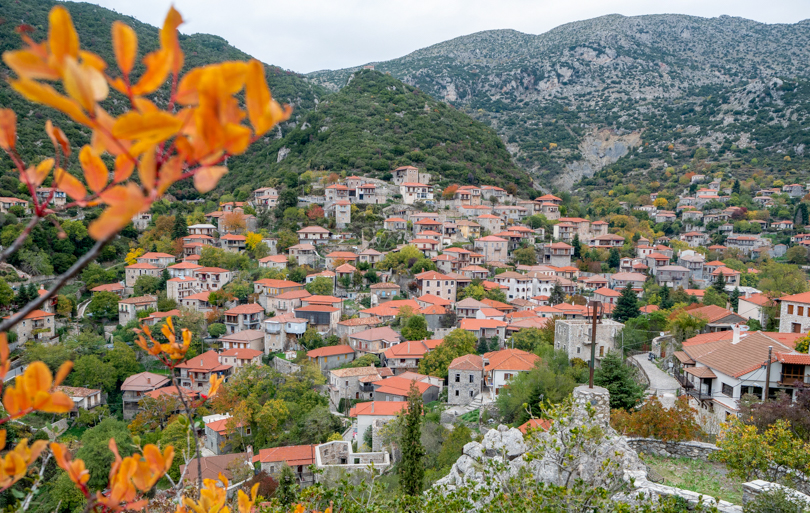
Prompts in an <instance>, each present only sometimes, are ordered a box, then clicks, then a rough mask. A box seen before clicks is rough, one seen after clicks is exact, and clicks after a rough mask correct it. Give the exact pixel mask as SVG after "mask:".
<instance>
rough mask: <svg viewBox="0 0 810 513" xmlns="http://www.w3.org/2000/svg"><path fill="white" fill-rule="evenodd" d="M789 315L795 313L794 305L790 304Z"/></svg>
mask: <svg viewBox="0 0 810 513" xmlns="http://www.w3.org/2000/svg"><path fill="white" fill-rule="evenodd" d="M788 315H793V305H788Z"/></svg>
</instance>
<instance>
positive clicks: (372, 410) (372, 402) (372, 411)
mask: <svg viewBox="0 0 810 513" xmlns="http://www.w3.org/2000/svg"><path fill="white" fill-rule="evenodd" d="M371 413H374V401H371Z"/></svg>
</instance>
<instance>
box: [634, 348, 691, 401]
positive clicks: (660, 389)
mask: <svg viewBox="0 0 810 513" xmlns="http://www.w3.org/2000/svg"><path fill="white" fill-rule="evenodd" d="M632 358H633V359H634V360H635V361H636V362H638V364H639V365H640V366H641V369H642V370H643V371H644V374H646V375H647V378H648V379H649V380H650V388H649V389H648V392H649V393H650V394H656V395H657V396H658V398H659V399H660V400H661V404H663V405H664V406H666V407H669V406H672V405H673V404H674V403H675V397H676V396H675V393H676V391H677V390H678V389H680V388H681V385H680V383H678V382H677V381H676V380H675V378H673V377H672V376H670V375H669V374H667V373H666V372H664V371H662V370H661V369H659V368H658V367H657V366H656V365H655V364H654V363H652V362H651V361H649V360H648V359H647V355H646V354H639V355H636V356H633V357H632Z"/></svg>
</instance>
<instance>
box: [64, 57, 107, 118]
mask: <svg viewBox="0 0 810 513" xmlns="http://www.w3.org/2000/svg"><path fill="white" fill-rule="evenodd" d="M63 83H64V85H65V91H66V92H67V93H68V96H70V97H71V98H73V99H74V100H76V101H78V102H79V104H80V105H81V106H82V107H84V109H85V110H86V111H88V112H92V111H93V109H94V107H95V104H96V102H97V101H99V102H100V101H102V100H104V99H105V98H107V95H108V94H109V92H110V89H109V86H108V85H107V80H106V79H105V78H104V75H102V74H101V72H100V71H98V70H97V69H95V68H93V67H92V66H90V65H88V64H86V63H84V64H79V63H78V62H76V60H75V59H74V58H73V57H66V58H65V66H64V77H63Z"/></svg>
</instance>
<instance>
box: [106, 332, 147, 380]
mask: <svg viewBox="0 0 810 513" xmlns="http://www.w3.org/2000/svg"><path fill="white" fill-rule="evenodd" d="M104 362H105V365H110V366H112V368H113V369H115V373H114V376H115V380H116V381H117V383H123V381H124V380H125V379H126V378H128V377H129V376H131V375H133V374H137V373H139V372H140V371H141V364H140V362H138V357H137V356H136V354H135V350H134V349H133V348H131V347H129V346H128V345H126V344H124V343H123V342H120V341H119V342H115V343H114V344H113V348H112V349H110V350H109V351H107V353H106V354H105V355H104Z"/></svg>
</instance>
